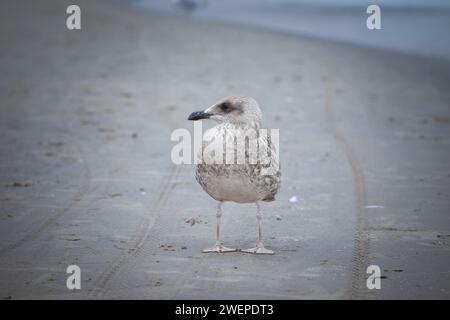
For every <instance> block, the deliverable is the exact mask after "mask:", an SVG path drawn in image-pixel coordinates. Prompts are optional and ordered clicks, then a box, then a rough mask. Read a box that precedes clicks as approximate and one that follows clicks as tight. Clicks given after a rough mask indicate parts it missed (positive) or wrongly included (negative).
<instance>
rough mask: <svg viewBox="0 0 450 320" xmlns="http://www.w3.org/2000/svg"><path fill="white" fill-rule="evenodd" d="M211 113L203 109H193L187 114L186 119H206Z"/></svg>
mask: <svg viewBox="0 0 450 320" xmlns="http://www.w3.org/2000/svg"><path fill="white" fill-rule="evenodd" d="M211 116H212V114H211V113H208V112H205V111H195V112H192V113H191V115H190V116H189V118H188V120H200V119H208V118H209V117H211Z"/></svg>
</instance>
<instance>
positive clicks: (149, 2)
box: [131, 0, 450, 62]
mask: <svg viewBox="0 0 450 320" xmlns="http://www.w3.org/2000/svg"><path fill="white" fill-rule="evenodd" d="M131 3H132V5H133V6H136V7H138V8H141V9H145V10H151V11H155V12H159V13H163V14H170V15H182V16H189V17H191V18H193V19H201V20H208V21H220V22H227V23H232V24H241V25H247V26H253V27H259V28H266V29H270V30H274V31H281V32H287V33H291V34H299V35H306V36H309V37H317V38H321V39H326V40H332V41H339V42H345V43H352V44H358V45H363V46H368V47H375V48H382V49H388V50H394V51H400V52H405V53H410V54H417V55H424V56H432V57H436V58H442V59H446V60H448V61H449V62H450V36H449V34H450V0H428V1H427V0H422V1H420V0H377V1H375V0H373V1H366V0H334V1H333V0H290V1H289V0H278V1H277V0H131ZM370 4H377V5H379V6H380V8H381V27H382V29H381V30H369V29H367V27H366V20H367V17H368V16H369V15H368V14H367V13H366V9H367V7H368V6H369V5H370Z"/></svg>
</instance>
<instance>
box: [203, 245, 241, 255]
mask: <svg viewBox="0 0 450 320" xmlns="http://www.w3.org/2000/svg"><path fill="white" fill-rule="evenodd" d="M236 251H238V249H234V248H228V247H225V246H223V245H222V244H220V243H216V244H215V245H214V246H213V247H211V248H207V249H205V250H203V251H202V252H203V253H209V252H217V253H222V252H236Z"/></svg>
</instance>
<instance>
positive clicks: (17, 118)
mask: <svg viewBox="0 0 450 320" xmlns="http://www.w3.org/2000/svg"><path fill="white" fill-rule="evenodd" d="M77 3H78V4H79V6H80V7H81V10H82V29H81V30H73V31H69V30H67V29H66V25H65V23H66V17H67V15H66V8H67V6H68V5H69V4H71V2H70V1H49V0H39V1H33V2H32V4H31V3H29V2H25V1H9V0H8V1H6V3H5V4H3V7H5V8H7V10H1V12H0V43H1V46H2V50H0V75H1V76H0V97H1V103H0V142H1V143H0V154H1V157H0V190H1V192H0V299H319V298H320V299H348V298H353V299H355V298H356V299H394V298H403V299H423V298H425V299H428V298H437V299H449V298H450V268H449V266H450V255H449V250H450V215H449V209H450V162H449V158H450V108H449V107H450V91H449V88H450V73H449V72H448V71H446V70H449V69H448V65H447V63H446V62H444V61H443V60H438V59H431V58H424V57H416V56H414V55H408V54H401V53H393V52H389V51H382V50H375V49H370V48H362V47H357V46H350V45H344V44H338V43H331V42H326V41H320V40H314V39H311V38H302V37H299V36H293V35H287V34H282V33H277V32H270V31H265V30H257V29H252V28H245V27H238V26H231V25H227V24H215V23H212V22H207V21H192V20H190V19H188V18H182V17H169V16H160V15H157V14H153V13H150V12H145V11H140V10H138V9H136V8H133V7H132V6H130V5H127V4H126V3H123V2H120V1H95V2H94V1H84V0H83V1H81V0H80V1H77ZM228 95H236V96H241V95H242V96H252V97H254V98H255V99H256V100H257V101H258V102H259V103H260V105H261V109H262V111H263V116H264V118H263V126H264V127H266V128H279V129H280V161H281V168H282V177H283V182H282V188H281V191H280V193H279V194H278V196H277V200H276V201H274V202H271V203H267V204H264V205H263V206H262V210H263V213H264V224H265V229H264V230H265V237H266V245H267V247H269V248H271V249H273V250H275V251H276V254H275V255H274V256H262V255H261V256H258V255H249V254H243V253H230V254H223V255H217V254H202V253H201V250H202V249H204V248H206V247H208V246H210V245H212V241H213V238H214V232H215V208H216V204H215V201H214V200H213V199H211V198H209V197H208V196H207V195H206V194H205V193H204V192H203V190H202V189H201V188H200V186H199V185H198V184H197V182H196V181H195V178H194V167H193V166H191V165H181V166H178V165H174V164H173V163H172V162H171V159H170V152H171V149H172V147H173V146H174V145H175V143H174V142H171V141H170V135H171V133H172V131H173V130H175V129H177V128H187V129H189V130H191V131H192V128H193V124H192V122H188V121H187V117H188V115H189V114H190V113H191V112H192V111H196V110H200V109H202V108H206V107H208V106H210V105H211V104H212V103H214V102H215V101H217V100H218V99H220V98H222V97H224V96H228ZM294 196H295V197H296V201H292V198H293V197H294ZM290 200H291V201H290ZM222 236H223V241H224V242H225V243H226V244H229V245H234V246H238V247H243V248H245V247H251V246H253V245H254V242H255V240H256V236H257V228H256V218H255V208H254V206H252V205H237V204H232V203H227V204H225V206H224V215H223V232H222ZM69 265H78V266H79V267H80V268H81V275H82V288H81V290H68V289H67V287H66V279H67V277H68V274H67V273H66V268H67V267H68V266H69ZM369 265H377V266H379V267H380V268H381V271H382V276H383V277H382V279H381V289H379V290H369V289H368V288H367V287H366V279H367V277H368V274H367V273H366V269H367V267H368V266H369Z"/></svg>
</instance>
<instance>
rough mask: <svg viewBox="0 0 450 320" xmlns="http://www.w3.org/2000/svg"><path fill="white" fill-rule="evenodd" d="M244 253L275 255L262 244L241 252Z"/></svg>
mask: <svg viewBox="0 0 450 320" xmlns="http://www.w3.org/2000/svg"><path fill="white" fill-rule="evenodd" d="M241 251H242V252H246V253H254V254H275V252H274V251H272V250H269V249H266V248H265V247H264V245H263V244H262V242H259V243H257V244H256V247H253V248H250V249H244V250H241Z"/></svg>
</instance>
